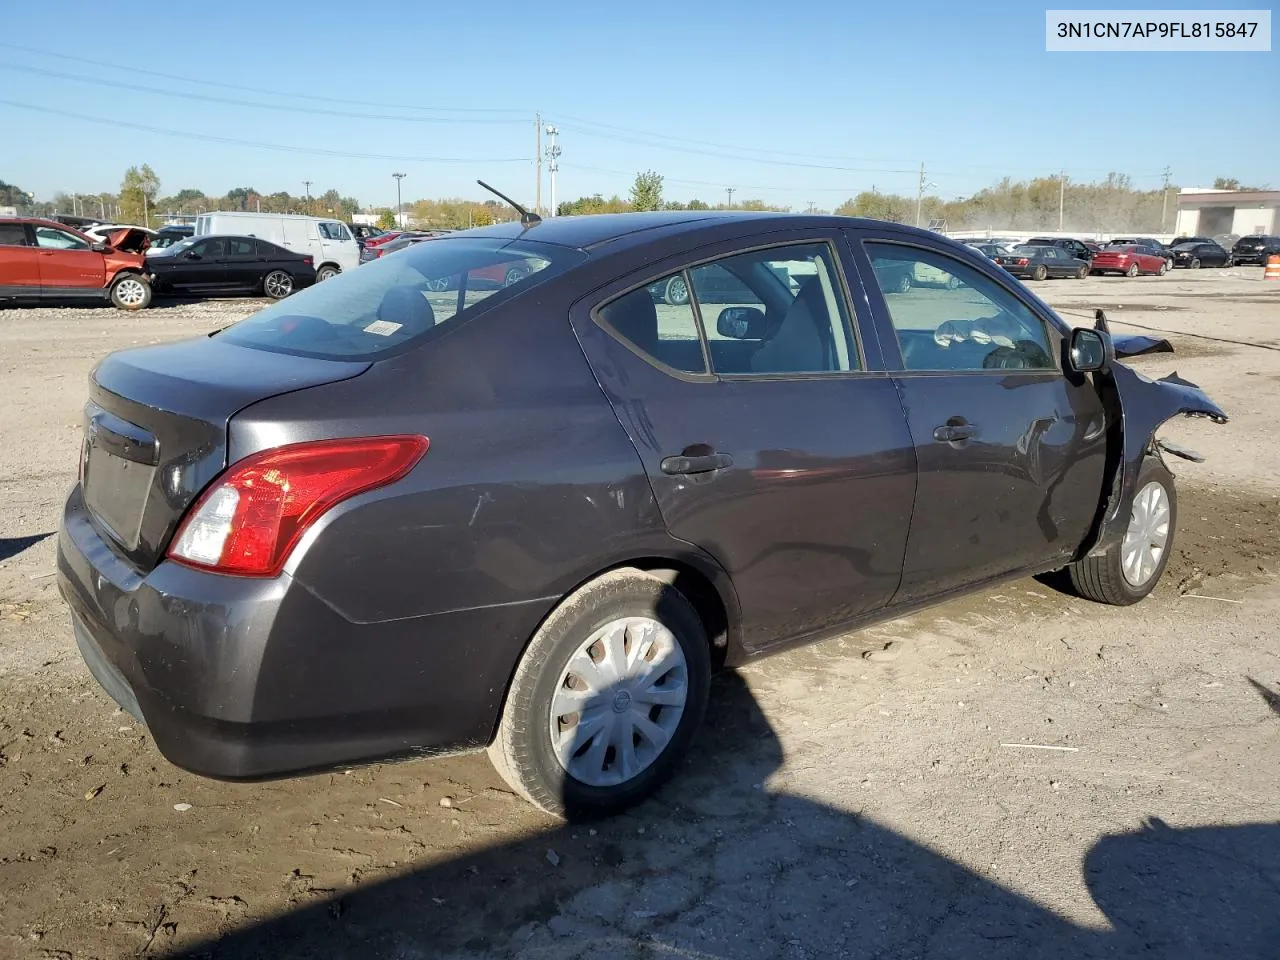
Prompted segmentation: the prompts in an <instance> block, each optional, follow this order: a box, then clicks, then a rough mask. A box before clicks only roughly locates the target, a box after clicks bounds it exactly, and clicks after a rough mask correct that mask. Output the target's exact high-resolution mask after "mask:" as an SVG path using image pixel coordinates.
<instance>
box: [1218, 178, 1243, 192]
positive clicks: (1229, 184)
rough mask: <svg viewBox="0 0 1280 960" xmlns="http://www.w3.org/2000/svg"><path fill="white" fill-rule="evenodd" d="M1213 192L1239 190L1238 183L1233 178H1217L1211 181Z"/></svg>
mask: <svg viewBox="0 0 1280 960" xmlns="http://www.w3.org/2000/svg"><path fill="white" fill-rule="evenodd" d="M1213 189H1215V190H1239V189H1240V181H1239V180H1237V179H1236V178H1235V177H1218V178H1217V179H1215V180H1214V181H1213Z"/></svg>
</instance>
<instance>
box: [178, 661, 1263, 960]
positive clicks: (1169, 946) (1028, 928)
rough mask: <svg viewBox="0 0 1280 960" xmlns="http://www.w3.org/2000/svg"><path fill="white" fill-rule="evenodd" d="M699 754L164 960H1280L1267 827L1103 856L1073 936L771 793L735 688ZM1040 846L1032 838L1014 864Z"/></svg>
mask: <svg viewBox="0 0 1280 960" xmlns="http://www.w3.org/2000/svg"><path fill="white" fill-rule="evenodd" d="M1269 702H1270V701H1269ZM696 756H697V758H698V759H697V760H696V761H694V762H691V763H690V764H688V765H687V767H686V769H685V770H684V771H683V772H682V773H681V775H680V776H679V777H678V778H677V779H676V780H675V781H674V782H673V783H671V784H670V785H669V786H668V787H667V788H666V789H665V790H663V791H662V792H661V794H660V795H659V797H657V798H656V799H654V800H651V801H649V802H648V803H646V804H645V805H644V806H642V807H641V808H639V809H638V810H636V811H633V812H630V813H627V814H624V815H622V816H619V817H617V818H614V819H612V820H608V821H603V822H599V823H595V824H585V823H584V824H563V825H558V826H556V827H555V828H553V829H549V830H548V831H547V832H545V833H542V834H539V835H537V836H535V837H532V838H527V839H523V840H520V841H518V842H515V843H509V844H502V845H497V846H494V847H491V848H489V849H485V850H482V851H479V852H476V853H472V854H469V855H467V856H464V857H462V858H459V859H453V860H449V861H443V862H438V863H433V864H429V865H425V866H421V865H420V866H419V867H418V868H417V869H410V870H407V871H406V872H404V873H403V874H401V875H399V876H396V877H393V878H391V879H387V880H383V881H380V882H377V883H371V884H367V885H364V886H356V887H355V888H354V889H353V890H351V891H350V892H348V893H346V894H342V895H331V896H324V897H320V898H318V899H315V900H313V901H311V902H310V903H308V904H306V905H304V906H301V907H298V908H296V909H294V910H292V911H290V912H288V913H285V914H284V915H281V916H278V917H275V918H271V919H267V920H265V921H263V922H260V923H257V924H256V925H253V926H244V927H241V928H239V929H228V930H227V931H226V933H225V934H224V935H223V936H221V937H220V938H218V939H216V940H209V941H206V942H204V943H202V944H200V945H196V946H191V947H188V948H184V949H183V950H181V951H180V952H175V953H171V954H169V956H170V957H173V958H177V957H183V958H196V957H206V958H217V960H247V958H263V960H266V958H271V960H292V958H297V960H302V958H311V960H384V958H385V960H425V958H436V957H449V958H457V960H462V958H468V960H470V958H477V960H478V958H481V957H515V958H529V960H532V958H556V960H561V958H571V957H573V958H596V957H601V958H614V957H618V958H630V957H637V958H639V957H646V958H654V957H682V958H699V960H708V958H726V960H729V958H732V960H747V958H773V957H783V958H814V957H864V956H865V957H884V958H908V957H939V958H964V960H993V958H1010V960H1012V958H1018V960H1026V958H1048V957H1052V958H1062V960H1068V958H1069V960H1079V958H1092V957H1129V956H1137V955H1141V956H1143V957H1156V958H1168V960H1174V958H1178V960H1183V958H1209V957H1224V958H1225V957H1230V958H1233V960H1243V958H1262V957H1272V958H1274V957H1275V956H1277V951H1280V824H1274V823H1272V824H1257V825H1245V826H1235V827H1222V828H1197V829H1175V828H1173V827H1170V826H1168V825H1167V824H1166V823H1164V821H1162V820H1161V819H1160V818H1159V817H1157V816H1151V817H1149V818H1148V819H1147V820H1146V822H1145V823H1144V824H1143V825H1142V827H1141V828H1140V829H1138V830H1136V831H1135V832H1132V833H1123V834H1117V835H1111V836H1106V837H1104V838H1103V839H1102V840H1100V841H1099V842H1098V843H1096V844H1095V845H1094V846H1093V847H1092V849H1090V850H1089V851H1088V853H1087V854H1086V855H1085V857H1084V860H1083V863H1082V864H1081V866H1080V867H1079V869H1080V870H1082V872H1083V879H1084V882H1085V885H1086V887H1087V889H1088V890H1089V893H1090V894H1091V895H1092V897H1093V900H1094V903H1095V904H1096V905H1097V907H1098V909H1099V910H1100V912H1101V913H1102V915H1103V916H1105V918H1106V921H1107V922H1108V923H1109V926H1107V925H1104V924H1102V923H1098V925H1097V926H1087V925H1084V924H1081V923H1077V922H1072V921H1070V920H1068V919H1066V918H1064V917H1062V916H1061V915H1059V914H1057V913H1055V912H1053V911H1052V910H1049V909H1046V908H1045V907H1044V906H1042V905H1040V904H1038V903H1036V902H1034V901H1032V900H1030V899H1028V898H1026V897H1024V896H1022V895H1020V894H1018V893H1016V892H1014V891H1012V890H1010V889H1008V888H1007V887H1004V886H1002V885H1001V884H1000V883H998V882H995V881H993V880H992V879H989V878H988V877H985V876H983V875H981V874H979V873H976V872H974V871H973V870H971V869H969V868H968V867H965V866H962V865H960V864H958V863H956V862H954V861H952V860H950V859H948V858H946V857H944V856H941V855H939V854H938V853H936V852H934V851H932V850H929V849H926V848H925V847H923V846H921V845H919V844H917V843H915V842H913V841H912V840H909V839H907V838H906V837H904V836H901V835H900V834H898V833H895V832H893V831H891V830H888V829H886V828H884V827H883V826H881V825H879V824H877V823H875V822H873V821H871V820H869V819H866V818H864V817H861V816H859V815H857V814H856V813H851V812H849V811H845V810H838V809H834V808H832V807H829V806H825V805H822V804H819V803H815V802H813V801H811V800H808V799H805V798H802V797H798V796H792V795H788V794H782V793H773V792H770V791H768V790H766V789H764V785H763V783H762V781H763V780H764V779H765V778H766V777H768V776H769V774H770V773H772V772H774V771H776V770H777V769H778V768H779V766H780V764H781V762H782V759H783V758H782V751H781V745H780V743H779V741H778V739H777V738H776V737H775V735H774V734H773V732H772V730H771V728H770V727H769V724H768V722H767V721H766V720H765V718H764V716H763V714H762V713H761V712H760V710H759V709H758V708H757V706H756V704H755V701H754V699H753V698H752V696H751V694H750V692H749V691H748V689H747V687H746V685H745V683H743V681H742V680H741V679H740V678H739V677H737V676H736V675H734V674H732V673H727V674H724V675H722V676H721V677H719V678H717V680H716V683H715V688H714V692H713V696H712V703H711V708H710V710H709V717H708V726H707V728H706V730H705V731H704V732H703V733H702V735H701V740H700V743H698V744H697V750H696ZM850 760H851V762H854V763H856V758H853V757H851V758H850ZM1038 849H1039V848H1038V847H1035V846H1034V838H1033V839H1032V840H1030V841H1029V846H1028V850H1027V853H1026V856H1027V857H1028V858H1035V857H1036V856H1038V855H1039V854H1038V852H1037V851H1038ZM1076 880H1077V878H1075V877H1068V878H1064V884H1063V886H1066V887H1070V886H1071V885H1072V884H1073V883H1075V882H1076Z"/></svg>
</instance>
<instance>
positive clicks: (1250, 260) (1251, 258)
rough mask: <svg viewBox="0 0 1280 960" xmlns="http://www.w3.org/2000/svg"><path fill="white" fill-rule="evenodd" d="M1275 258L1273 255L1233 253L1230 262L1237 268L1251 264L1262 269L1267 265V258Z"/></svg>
mask: <svg viewBox="0 0 1280 960" xmlns="http://www.w3.org/2000/svg"><path fill="white" fill-rule="evenodd" d="M1269 256H1275V254H1267V253H1233V254H1231V262H1232V263H1235V264H1236V265H1237V266H1240V265H1246V264H1253V265H1256V266H1259V267H1264V266H1266V264H1267V257H1269Z"/></svg>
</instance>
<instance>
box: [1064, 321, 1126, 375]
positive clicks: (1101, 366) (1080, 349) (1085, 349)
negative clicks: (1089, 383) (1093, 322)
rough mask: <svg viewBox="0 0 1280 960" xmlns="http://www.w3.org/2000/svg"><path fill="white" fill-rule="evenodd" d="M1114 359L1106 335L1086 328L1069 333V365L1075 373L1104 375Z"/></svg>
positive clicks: (1113, 353)
mask: <svg viewBox="0 0 1280 960" xmlns="http://www.w3.org/2000/svg"><path fill="white" fill-rule="evenodd" d="M1115 357H1116V354H1115V347H1114V346H1113V345H1112V343H1111V337H1110V336H1109V335H1107V334H1106V333H1103V332H1102V331H1100V330H1090V329H1088V328H1087V327H1077V328H1076V329H1074V330H1072V331H1071V347H1070V351H1069V363H1070V366H1071V369H1072V370H1074V371H1075V372H1076V373H1095V372H1100V373H1105V372H1106V371H1107V370H1108V369H1109V368H1110V367H1111V361H1112V360H1114V359H1115Z"/></svg>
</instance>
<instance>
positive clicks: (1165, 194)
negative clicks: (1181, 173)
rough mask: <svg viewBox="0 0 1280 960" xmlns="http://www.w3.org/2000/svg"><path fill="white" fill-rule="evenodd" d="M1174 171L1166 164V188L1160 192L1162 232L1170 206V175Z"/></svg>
mask: <svg viewBox="0 0 1280 960" xmlns="http://www.w3.org/2000/svg"><path fill="white" fill-rule="evenodd" d="M1172 172H1173V171H1172V170H1170V169H1169V167H1168V166H1167V165H1166V166H1165V168H1164V190H1163V191H1162V192H1161V194H1160V232H1161V233H1164V222H1165V214H1166V213H1167V212H1168V207H1169V175H1170V174H1171V173H1172Z"/></svg>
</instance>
